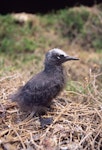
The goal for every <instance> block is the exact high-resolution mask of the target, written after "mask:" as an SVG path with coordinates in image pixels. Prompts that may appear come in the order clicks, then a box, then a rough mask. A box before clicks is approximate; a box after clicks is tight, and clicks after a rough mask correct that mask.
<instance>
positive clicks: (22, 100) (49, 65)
mask: <svg viewBox="0 0 102 150" xmlns="http://www.w3.org/2000/svg"><path fill="white" fill-rule="evenodd" d="M70 60H78V58H75V57H71V56H69V55H67V54H66V53H65V52H64V51H62V50H60V49H58V48H54V49H52V50H50V51H48V52H47V53H46V56H45V63H44V65H45V67H44V70H43V71H42V72H40V73H38V74H37V75H35V76H33V77H32V78H31V79H30V80H29V81H28V82H27V83H26V84H25V85H24V86H22V87H21V88H20V89H18V91H17V92H16V93H15V94H13V95H12V96H11V100H12V101H15V102H17V103H18V105H19V106H20V108H21V110H23V111H27V112H29V111H33V112H34V113H35V114H42V113H43V112H45V111H46V108H47V107H49V106H50V104H51V101H52V100H53V99H54V98H55V97H56V96H57V95H58V94H59V93H60V92H61V91H62V89H63V88H64V85H65V84H66V78H65V74H64V68H63V65H62V64H63V63H64V62H66V61H70Z"/></svg>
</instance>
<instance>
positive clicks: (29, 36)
mask: <svg viewBox="0 0 102 150" xmlns="http://www.w3.org/2000/svg"><path fill="white" fill-rule="evenodd" d="M15 15H16V14H9V15H0V55H1V56H0V59H1V60H0V69H1V70H3V69H4V68H5V67H6V64H8V61H7V60H10V62H11V66H12V62H13V66H14V67H13V68H15V67H16V68H22V65H23V64H25V63H26V65H27V64H29V62H31V61H32V60H33V61H38V62H39V58H40V57H41V56H42V54H43V52H45V51H46V50H48V49H50V48H53V47H59V48H62V49H65V50H66V49H68V45H72V44H73V43H75V45H78V46H80V48H81V49H83V51H90V50H93V51H94V52H98V53H101V52H102V29H101V27H102V22H101V18H102V11H100V9H98V8H97V7H93V8H92V9H91V8H87V7H80V8H78V7H75V8H71V9H64V10H60V11H58V12H56V13H54V12H52V13H49V14H46V15H41V14H38V15H30V14H24V13H22V14H19V17H18V18H16V17H15ZM21 17H23V18H24V17H27V20H21V19H20V18H21ZM40 52H41V53H40ZM38 53H39V54H38ZM36 56H38V57H39V58H38V57H36ZM93 59H94V58H93ZM100 62H101V61H100ZM100 62H99V63H100ZM4 70H5V69H4ZM1 74H2V73H1Z"/></svg>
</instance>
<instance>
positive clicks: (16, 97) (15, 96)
mask: <svg viewBox="0 0 102 150" xmlns="http://www.w3.org/2000/svg"><path fill="white" fill-rule="evenodd" d="M21 89H22V87H20V88H19V89H18V91H17V92H15V93H14V94H10V95H9V96H8V99H10V100H11V101H12V102H15V101H16V102H17V101H19V96H20V93H21Z"/></svg>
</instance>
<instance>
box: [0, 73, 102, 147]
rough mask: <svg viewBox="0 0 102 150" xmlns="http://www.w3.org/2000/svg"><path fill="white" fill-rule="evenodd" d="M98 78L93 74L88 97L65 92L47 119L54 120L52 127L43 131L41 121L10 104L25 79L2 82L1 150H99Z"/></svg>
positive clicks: (100, 95) (101, 116)
mask: <svg viewBox="0 0 102 150" xmlns="http://www.w3.org/2000/svg"><path fill="white" fill-rule="evenodd" d="M98 76H99V75H92V74H91V72H90V77H89V80H87V82H86V87H87V92H86V93H80V92H75V91H66V90H65V91H63V93H62V95H61V96H59V97H58V98H57V99H55V100H54V104H53V105H52V108H51V110H50V111H49V112H47V115H46V116H44V117H53V124H51V125H49V126H47V127H46V128H44V129H42V128H41V126H40V123H39V118H38V117H32V116H31V115H29V116H27V115H26V114H24V113H22V112H19V108H18V107H17V105H16V104H15V103H12V102H10V101H9V100H7V97H8V95H9V94H10V93H12V92H14V91H15V90H16V88H18V87H19V86H20V85H22V84H24V82H25V80H26V79H24V78H23V75H21V74H19V73H16V74H13V75H12V74H11V75H10V76H5V77H4V78H1V79H0V86H1V93H0V150H3V149H7V150H14V149H16V150H25V149H26V150H46V149H47V150H82V149H83V150H100V149H101V148H102V100H101V98H102V91H101V90H99V89H98V86H97V85H96V80H97V77H98ZM90 83H91V89H90V88H88V87H89V84H90ZM84 86H85V85H84ZM86 87H84V88H86Z"/></svg>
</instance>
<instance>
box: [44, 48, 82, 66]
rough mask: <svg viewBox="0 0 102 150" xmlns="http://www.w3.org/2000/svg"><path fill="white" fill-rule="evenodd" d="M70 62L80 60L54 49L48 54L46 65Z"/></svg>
mask: <svg viewBox="0 0 102 150" xmlns="http://www.w3.org/2000/svg"><path fill="white" fill-rule="evenodd" d="M70 60H79V59H78V58H75V57H72V56H69V55H67V54H66V53H65V52H64V51H63V50H61V49H58V48H54V49H51V50H50V51H48V52H47V53H46V57H45V65H47V64H50V65H61V64H62V63H64V62H66V61H70Z"/></svg>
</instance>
